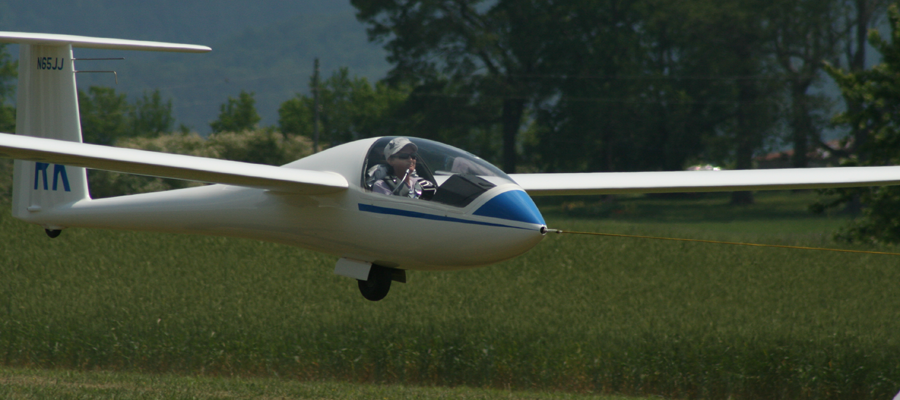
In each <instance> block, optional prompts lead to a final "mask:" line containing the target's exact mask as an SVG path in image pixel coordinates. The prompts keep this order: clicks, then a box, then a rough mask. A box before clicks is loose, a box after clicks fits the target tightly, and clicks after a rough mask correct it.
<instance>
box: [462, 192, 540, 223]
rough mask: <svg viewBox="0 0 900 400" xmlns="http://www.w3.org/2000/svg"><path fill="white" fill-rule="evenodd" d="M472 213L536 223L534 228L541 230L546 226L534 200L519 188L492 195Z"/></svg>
mask: <svg viewBox="0 0 900 400" xmlns="http://www.w3.org/2000/svg"><path fill="white" fill-rule="evenodd" d="M474 214H475V215H480V216H483V217H492V218H501V219H505V220H508V221H514V222H524V223H527V224H534V225H538V226H537V227H536V229H539V230H541V231H543V230H545V229H546V226H547V224H546V223H545V222H544V216H542V215H541V212H540V211H539V210H538V208H537V206H536V205H535V204H534V201H533V200H531V197H530V196H528V194H527V193H525V191H523V190H521V189H515V190H509V191H506V192H503V193H500V194H498V195H496V196H494V198H492V199H490V200H488V202H487V203H484V204H483V205H482V206H481V207H479V208H478V210H476V211H475V212H474ZM541 228H544V229H541Z"/></svg>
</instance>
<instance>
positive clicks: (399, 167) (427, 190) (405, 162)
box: [366, 137, 436, 199]
mask: <svg viewBox="0 0 900 400" xmlns="http://www.w3.org/2000/svg"><path fill="white" fill-rule="evenodd" d="M417 151H419V147H418V146H416V145H415V143H413V142H411V141H410V140H409V139H407V138H405V137H397V138H394V139H393V140H391V141H390V142H389V143H388V144H387V146H385V147H384V159H385V160H386V161H387V164H378V165H376V166H374V167H372V168H370V169H369V171H368V172H367V173H366V177H367V178H366V184H367V185H368V186H369V187H370V188H372V191H373V192H375V193H381V194H387V195H395V196H404V197H409V198H411V199H418V198H423V197H424V198H425V199H428V198H430V197H431V195H433V194H434V191H435V189H436V188H435V186H434V184H433V183H432V182H431V181H429V180H427V179H424V178H422V177H420V176H419V175H418V174H416V161H417V159H418V155H417V154H416V152H417Z"/></svg>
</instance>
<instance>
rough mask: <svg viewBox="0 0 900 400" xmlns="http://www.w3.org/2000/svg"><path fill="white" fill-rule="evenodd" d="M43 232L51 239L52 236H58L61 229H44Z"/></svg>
mask: <svg viewBox="0 0 900 400" xmlns="http://www.w3.org/2000/svg"><path fill="white" fill-rule="evenodd" d="M44 232H45V233H46V234H47V236H50V238H51V239H52V238H56V237H57V236H59V234H60V233H62V230H61V229H44Z"/></svg>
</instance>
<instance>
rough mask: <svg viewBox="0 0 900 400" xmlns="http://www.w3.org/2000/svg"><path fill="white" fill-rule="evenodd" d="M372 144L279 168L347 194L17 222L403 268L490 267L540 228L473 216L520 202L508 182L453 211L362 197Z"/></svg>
mask: <svg viewBox="0 0 900 400" xmlns="http://www.w3.org/2000/svg"><path fill="white" fill-rule="evenodd" d="M376 139H377V138H376ZM376 139H366V140H360V141H356V142H353V143H348V144H345V145H341V146H337V147H334V148H331V149H328V150H325V151H323V152H320V153H317V154H315V155H312V156H309V157H306V158H303V159H301V160H298V161H295V162H293V163H290V164H287V165H285V166H283V167H282V168H297V169H303V170H320V171H330V172H335V173H338V174H341V175H343V176H344V177H345V178H346V179H347V181H348V182H349V183H350V184H349V188H348V189H346V190H339V191H335V192H333V193H327V194H319V195H308V194H296V193H288V192H278V191H271V190H265V189H256V188H248V187H239V186H231V185H222V184H216V185H208V186H202V187H194V188H187V189H179V190H171V191H165V192H157V193H145V194H137V195H130V196H121V197H113V198H106V199H98V200H90V199H84V200H78V201H75V202H73V203H69V204H65V205H59V206H56V207H54V208H52V209H48V210H41V209H34V210H31V211H29V212H28V214H27V215H21V216H20V218H21V219H23V220H25V221H27V222H32V223H36V224H40V225H43V226H45V227H47V228H53V229H58V228H68V227H88V228H102V229H122V230H140V231H153V232H170V233H188V234H201V235H214V236H231V237H241V238H248V239H258V240H264V241H269V242H276V243H283V244H288V245H293V246H299V247H303V248H307V249H311V250H316V251H320V252H325V253H329V254H333V255H336V256H339V257H345V258H349V259H354V260H360V261H365V262H371V263H373V264H377V265H381V266H385V267H392V268H398V269H411V270H453V269H463V268H468V267H476V266H481V265H486V264H491V263H496V262H499V261H502V260H506V259H509V258H512V257H515V256H517V255H519V254H522V253H524V252H526V251H528V250H529V249H531V248H532V247H534V246H535V245H537V244H538V243H539V242H540V241H541V239H542V237H543V233H542V232H543V230H542V228H545V225H544V224H543V219H541V218H540V214H539V213H538V211H537V208H536V207H534V205H533V203H531V202H530V200H529V203H530V205H529V204H526V205H524V208H525V210H523V211H524V212H525V213H526V214H528V213H530V215H531V216H534V214H535V213H537V220H534V222H524V221H521V220H515V219H508V218H504V217H503V216H500V217H498V216H486V215H473V214H474V212H476V211H477V210H480V209H482V206H484V205H485V203H487V202H489V201H490V200H492V199H494V198H498V197H501V198H502V197H504V196H511V194H512V193H521V194H522V195H524V192H523V191H522V189H521V188H519V187H518V185H516V184H514V183H512V182H509V183H505V184H500V185H497V186H496V187H494V188H492V189H490V190H488V191H487V192H485V193H483V194H482V195H480V196H479V197H478V198H476V199H475V200H474V201H473V202H472V203H470V204H468V205H467V206H465V207H462V208H460V207H454V206H449V205H445V204H441V203H437V202H431V201H427V200H421V199H409V198H404V197H399V196H387V195H383V194H379V193H375V192H372V191H369V190H366V189H365V188H363V187H362V185H361V183H362V182H361V181H362V176H363V175H362V172H363V168H364V164H363V163H364V159H365V154H366V153H367V151H368V150H369V148H370V147H371V145H372V144H373V143H374V142H375V140H376ZM507 193H509V194H507ZM501 195H504V196H501ZM526 197H527V195H526ZM482 214H484V213H482ZM23 217H24V218H23ZM518 219H521V218H518Z"/></svg>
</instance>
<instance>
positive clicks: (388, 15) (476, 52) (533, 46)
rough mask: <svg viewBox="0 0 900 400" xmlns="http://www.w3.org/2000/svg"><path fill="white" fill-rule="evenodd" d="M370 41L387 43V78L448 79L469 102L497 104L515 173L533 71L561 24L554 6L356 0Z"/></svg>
mask: <svg viewBox="0 0 900 400" xmlns="http://www.w3.org/2000/svg"><path fill="white" fill-rule="evenodd" d="M351 3H352V4H353V6H354V7H356V8H357V10H359V11H358V13H357V18H358V19H359V20H360V21H362V22H363V23H365V24H367V25H369V29H368V33H369V39H370V40H371V41H387V43H386V44H385V48H386V49H387V50H388V52H389V53H390V55H389V57H388V61H390V62H391V63H393V64H394V68H393V69H392V70H391V71H390V72H389V76H388V80H389V81H391V82H393V83H395V84H396V83H398V82H406V83H409V84H411V85H413V86H420V85H431V84H433V83H434V82H440V81H442V80H449V81H450V82H452V84H451V85H448V86H445V88H454V89H455V88H460V89H464V90H462V91H461V92H458V93H456V94H452V95H458V96H463V95H470V94H471V95H472V97H470V101H472V102H481V101H482V100H484V102H483V104H484V106H485V107H494V106H497V108H494V109H492V111H493V112H495V118H496V121H497V122H498V123H499V125H500V133H501V139H502V158H503V168H504V169H505V170H506V171H507V172H515V170H516V163H517V154H516V144H517V139H518V133H519V131H520V129H521V127H522V125H523V120H524V116H525V115H526V107H527V105H528V104H529V103H530V102H532V101H533V100H534V99H535V96H536V88H535V87H534V85H533V79H532V76H533V74H536V73H539V72H540V70H541V65H542V63H543V61H544V60H545V59H544V55H543V53H544V50H545V47H544V44H545V43H546V42H545V41H544V40H542V38H543V37H544V36H545V34H547V33H548V32H547V31H548V30H553V29H556V28H554V26H553V24H549V23H546V21H547V20H548V19H552V17H551V16H550V14H551V13H552V12H553V4H550V3H548V2H543V1H538V0H529V1H512V0H500V1H497V2H493V3H489V4H486V3H485V2H483V1H482V0H416V1H401V0H388V1H384V0H353V1H352V2H351Z"/></svg>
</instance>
